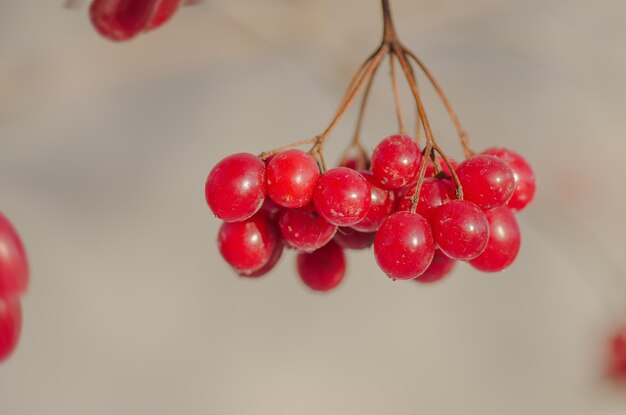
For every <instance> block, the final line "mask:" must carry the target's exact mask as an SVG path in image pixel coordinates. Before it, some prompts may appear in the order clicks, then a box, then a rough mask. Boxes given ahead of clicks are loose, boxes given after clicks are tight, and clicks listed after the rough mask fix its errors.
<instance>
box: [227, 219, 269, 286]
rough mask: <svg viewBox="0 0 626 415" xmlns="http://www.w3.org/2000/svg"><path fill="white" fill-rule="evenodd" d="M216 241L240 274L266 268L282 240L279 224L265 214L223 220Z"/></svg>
mask: <svg viewBox="0 0 626 415" xmlns="http://www.w3.org/2000/svg"><path fill="white" fill-rule="evenodd" d="M217 242H218V245H219V249H220V253H221V254H222V257H224V259H225V260H226V262H228V263H229V264H230V265H231V266H232V267H233V268H234V269H235V271H237V272H238V273H240V274H250V273H253V272H255V271H258V270H260V269H261V268H263V266H265V265H266V264H267V263H268V262H269V261H270V259H271V257H272V254H273V253H274V250H275V249H276V244H278V243H279V242H278V234H277V231H276V228H275V227H274V225H273V224H272V223H271V222H270V220H269V219H267V217H265V216H264V215H254V216H253V217H251V218H250V219H246V220H244V221H242V222H230V223H229V222H225V223H223V224H222V227H221V228H220V231H219V235H218V240H217Z"/></svg>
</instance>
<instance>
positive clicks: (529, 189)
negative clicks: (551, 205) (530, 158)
mask: <svg viewBox="0 0 626 415" xmlns="http://www.w3.org/2000/svg"><path fill="white" fill-rule="evenodd" d="M483 154H486V155H489V156H494V157H497V158H499V159H500V160H502V161H504V162H505V163H507V164H508V165H509V167H510V168H511V170H513V176H514V177H515V191H514V192H513V196H511V199H509V201H508V202H507V204H506V205H507V207H509V208H511V209H513V210H514V211H520V210H522V209H524V208H525V207H526V206H528V204H529V203H530V202H532V200H533V198H534V197H535V190H536V182H535V173H534V172H533V169H532V168H531V167H530V165H529V164H528V162H527V161H526V160H525V159H524V157H522V156H520V155H519V154H518V153H516V152H514V151H512V150H509V149H507V148H501V147H500V148H490V149H488V150H485V151H484V152H483Z"/></svg>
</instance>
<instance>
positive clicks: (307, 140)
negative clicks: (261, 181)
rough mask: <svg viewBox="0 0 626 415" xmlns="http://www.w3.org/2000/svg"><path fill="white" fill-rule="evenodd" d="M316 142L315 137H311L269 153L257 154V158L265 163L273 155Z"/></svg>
mask: <svg viewBox="0 0 626 415" xmlns="http://www.w3.org/2000/svg"><path fill="white" fill-rule="evenodd" d="M316 141H317V137H311V138H307V139H305V140H300V141H296V142H294V143H291V144H287V145H285V146H281V147H277V148H275V149H272V150H269V151H264V152H262V153H261V154H259V158H260V159H261V160H263V161H265V160H267V159H268V158H270V157H272V156H273V155H274V154H278V153H282V152H283V151H285V150H289V149H292V148H294V147H300V146H303V145H305V144H313V143H315V142H316Z"/></svg>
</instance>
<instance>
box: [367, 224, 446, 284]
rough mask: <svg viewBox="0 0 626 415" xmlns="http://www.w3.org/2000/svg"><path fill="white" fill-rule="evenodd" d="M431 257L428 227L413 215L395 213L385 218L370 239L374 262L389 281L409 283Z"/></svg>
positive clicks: (430, 236) (424, 267) (426, 266)
mask: <svg viewBox="0 0 626 415" xmlns="http://www.w3.org/2000/svg"><path fill="white" fill-rule="evenodd" d="M434 255H435V243H434V241H433V235H432V231H431V229H430V225H428V222H427V221H426V219H424V218H423V217H422V216H421V215H418V214H417V213H411V212H397V213H394V214H393V215H391V216H389V217H388V218H387V220H386V221H385V222H384V223H383V224H382V226H381V227H380V229H379V230H378V233H377V234H376V239H375V240H374V256H375V258H376V262H377V263H378V266H379V267H380V268H381V269H382V270H383V272H384V273H385V274H387V275H388V276H389V277H390V278H393V279H397V280H410V279H413V278H416V277H418V276H420V275H421V274H423V273H424V271H426V269H427V268H428V266H429V265H430V263H431V261H432V259H433V256H434Z"/></svg>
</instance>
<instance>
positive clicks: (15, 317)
mask: <svg viewBox="0 0 626 415" xmlns="http://www.w3.org/2000/svg"><path fill="white" fill-rule="evenodd" d="M27 288H28V261H27V259H26V251H25V250H24V246H23V245H22V241H21V240H20V237H19V235H18V234H17V232H16V231H15V229H14V228H13V226H12V225H11V223H10V222H9V220H8V219H7V218H6V217H4V216H3V215H2V213H0V362H2V361H3V360H5V359H6V358H7V357H9V355H10V354H11V353H12V352H13V350H15V347H16V346H17V342H18V340H19V337H20V332H21V328H22V308H21V305H20V299H19V297H20V296H21V295H23V294H24V293H25V292H26V289H27Z"/></svg>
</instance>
